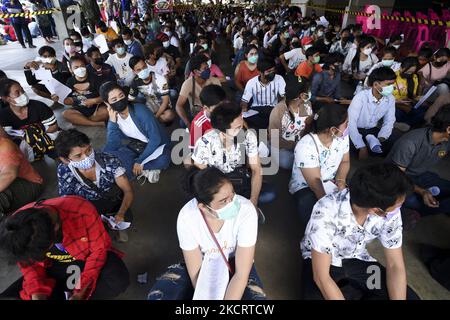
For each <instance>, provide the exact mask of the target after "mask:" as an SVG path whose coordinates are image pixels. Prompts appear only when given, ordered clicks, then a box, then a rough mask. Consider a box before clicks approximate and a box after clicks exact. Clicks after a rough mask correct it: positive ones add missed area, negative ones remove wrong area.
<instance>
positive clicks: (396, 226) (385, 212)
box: [301, 164, 419, 300]
mask: <svg viewBox="0 0 450 320" xmlns="http://www.w3.org/2000/svg"><path fill="white" fill-rule="evenodd" d="M412 190H413V185H412V183H411V181H410V180H409V179H408V178H407V177H406V175H405V174H404V173H403V172H402V171H401V170H400V169H399V168H398V167H396V166H395V165H393V164H375V165H370V166H366V167H363V168H360V169H358V170H357V171H356V172H355V173H354V175H353V176H352V178H351V179H350V181H349V188H348V189H345V190H341V191H337V192H334V193H332V194H329V195H327V196H326V197H323V198H322V199H320V200H319V201H318V202H317V204H316V205H315V206H314V209H313V212H312V214H311V220H309V223H308V226H307V227H306V232H305V237H304V238H303V240H302V242H301V251H302V256H303V259H304V262H303V269H302V281H301V283H302V289H303V290H302V292H303V299H306V300H322V299H325V300H344V299H349V300H389V299H390V300H406V299H408V300H417V299H419V297H418V296H417V294H416V293H415V292H414V291H413V290H412V289H411V288H409V287H408V286H407V281H406V270H405V262H404V260H403V253H402V230H403V228H402V218H401V211H400V208H401V206H402V204H403V203H404V201H405V198H406V196H407V195H408V194H409V193H411V192H412ZM374 239H378V240H379V241H380V242H381V245H382V246H383V249H384V250H383V252H384V256H385V261H386V263H385V266H386V267H384V266H382V265H381V264H380V263H378V262H377V261H376V260H375V259H374V258H373V257H371V256H370V254H369V252H368V251H367V244H369V243H370V242H372V241H373V240H374Z"/></svg>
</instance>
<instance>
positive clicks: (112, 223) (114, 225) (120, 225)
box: [102, 214, 131, 230]
mask: <svg viewBox="0 0 450 320" xmlns="http://www.w3.org/2000/svg"><path fill="white" fill-rule="evenodd" d="M102 221H104V222H107V223H108V224H109V226H110V227H111V229H113V230H126V229H128V228H129V227H130V226H131V222H125V221H122V222H119V223H116V218H115V217H114V216H109V217H107V216H105V215H103V214H102Z"/></svg>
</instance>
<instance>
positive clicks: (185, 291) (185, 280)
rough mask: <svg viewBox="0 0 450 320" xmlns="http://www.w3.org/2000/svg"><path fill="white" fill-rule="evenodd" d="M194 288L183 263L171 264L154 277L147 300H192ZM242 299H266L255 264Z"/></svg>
mask: <svg viewBox="0 0 450 320" xmlns="http://www.w3.org/2000/svg"><path fill="white" fill-rule="evenodd" d="M193 296H194V288H193V287H192V282H191V278H190V277H189V274H188V272H187V269H186V265H185V264H184V263H178V264H174V265H171V266H169V267H168V268H167V270H166V272H164V274H163V275H161V276H160V277H159V278H157V279H156V283H155V284H154V285H153V287H152V288H151V290H150V292H149V294H148V296H147V299H148V300H192V297H193ZM242 300H266V295H265V293H264V291H263V287H262V283H261V279H259V276H258V274H257V273H256V269H255V265H253V266H252V270H251V271H250V275H249V276H248V283H247V287H246V288H245V291H244V294H243V296H242Z"/></svg>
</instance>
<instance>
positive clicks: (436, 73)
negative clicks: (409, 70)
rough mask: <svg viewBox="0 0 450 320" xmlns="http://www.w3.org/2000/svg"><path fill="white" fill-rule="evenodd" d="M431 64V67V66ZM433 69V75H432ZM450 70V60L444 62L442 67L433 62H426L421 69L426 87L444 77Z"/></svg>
mask: <svg viewBox="0 0 450 320" xmlns="http://www.w3.org/2000/svg"><path fill="white" fill-rule="evenodd" d="M430 66H431V68H430ZM430 71H431V77H430ZM449 71H450V61H449V62H447V63H446V64H444V65H443V66H442V67H440V68H436V67H435V66H433V65H432V64H430V63H428V64H426V65H425V66H424V67H423V68H422V69H420V70H419V73H421V74H422V76H423V82H424V83H423V84H424V85H425V86H426V87H429V86H431V85H432V84H433V83H434V82H435V81H436V80H442V79H444V78H445V77H446V76H447V74H448V73H449Z"/></svg>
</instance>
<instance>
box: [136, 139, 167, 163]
mask: <svg viewBox="0 0 450 320" xmlns="http://www.w3.org/2000/svg"><path fill="white" fill-rule="evenodd" d="M165 146H166V145H165V144H163V145H162V146H159V147H158V148H156V149H155V151H153V153H152V154H151V155H149V156H148V157H147V158H145V160H144V161H142V165H144V164H146V163H147V162H150V161H152V160H155V159H157V158H158V157H159V156H160V155H162V153H163V151H164V147H165Z"/></svg>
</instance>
